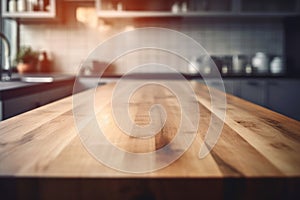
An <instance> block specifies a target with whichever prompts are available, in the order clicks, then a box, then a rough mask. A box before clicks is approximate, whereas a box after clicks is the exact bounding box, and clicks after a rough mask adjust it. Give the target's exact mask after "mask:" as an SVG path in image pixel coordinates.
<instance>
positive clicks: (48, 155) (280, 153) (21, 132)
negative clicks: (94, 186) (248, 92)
mask: <svg viewBox="0 0 300 200" xmlns="http://www.w3.org/2000/svg"><path fill="white" fill-rule="evenodd" d="M114 86H115V84H114V83H111V84H107V85H104V86H100V87H98V88H97V89H96V93H95V99H97V101H95V113H96V118H97V121H98V123H99V124H100V126H101V128H103V130H105V134H106V137H107V138H108V139H109V140H110V141H111V142H112V143H113V144H114V145H116V146H118V147H119V148H121V149H124V150H126V151H129V152H139V153H141V152H148V151H153V150H155V149H159V148H161V147H163V146H164V145H166V143H167V142H168V141H170V140H171V139H172V137H173V136H172V134H173V133H176V130H177V128H178V127H177V124H178V123H177V122H178V119H179V118H180V115H179V114H180V109H179V107H178V104H177V103H178V102H177V103H176V97H175V96H174V95H173V94H172V93H170V92H169V91H167V90H164V89H159V88H157V87H159V86H153V87H152V86H150V87H145V88H143V89H144V90H143V92H142V93H141V94H142V95H136V97H135V98H136V99H135V100H136V101H134V103H132V104H130V105H131V106H130V108H129V110H130V114H131V116H132V118H133V119H134V121H135V122H136V123H137V124H138V125H144V124H147V123H149V118H147V117H144V118H141V116H145V115H147V113H145V112H146V111H147V110H148V108H149V106H151V104H152V103H161V104H162V105H165V109H166V110H167V112H171V113H173V115H170V116H171V117H170V119H169V118H168V119H167V122H166V123H165V125H164V128H163V131H164V132H166V131H167V132H172V133H171V134H168V137H163V135H162V133H159V134H157V135H155V136H154V137H151V138H148V139H144V140H140V139H138V138H134V137H130V136H128V135H126V134H124V133H122V131H121V130H120V129H118V128H117V127H116V125H115V123H114V121H113V117H112V114H111V105H110V103H109V102H110V98H111V96H112V91H113V88H114ZM191 86H192V88H193V89H194V91H195V92H196V94H197V100H198V103H199V109H200V112H201V118H200V122H199V129H198V134H197V137H196V139H195V141H194V142H193V143H192V145H191V147H190V148H189V149H188V150H187V151H186V152H185V153H184V154H183V155H182V156H181V157H180V158H179V159H178V160H176V161H175V162H174V163H172V164H171V165H169V166H168V167H166V168H163V169H160V170H157V171H154V172H150V173H142V174H132V173H124V172H120V171H117V170H114V169H111V168H109V167H107V166H105V165H103V164H101V163H100V162H98V161H97V160H96V159H95V158H94V157H92V156H91V155H90V154H89V153H88V151H87V150H86V149H85V147H84V146H83V144H82V143H81V140H80V137H79V135H78V133H77V129H76V127H75V122H74V117H73V113H72V97H67V98H64V99H62V100H59V101H56V102H54V103H51V104H48V105H46V106H43V107H40V108H38V109H35V110H32V111H30V112H27V113H24V114H21V115H19V116H16V117H13V118H10V119H8V120H5V121H2V122H1V123H0V176H3V177H7V176H13V177H77V178H78V177H103V178H111V177H112V178H114V177H115V178H123V177H127V178H128V177H146V178H147V177H149V178H152V177H159V178H160V177H170V178H178V177H185V178H186V177H187V178H189V177H191V178H207V177H213V178H223V177H299V176H300V122H299V121H296V120H293V119H290V118H288V117H286V116H283V115H281V114H278V113H275V112H273V111H270V110H268V109H265V108H263V107H260V106H258V105H255V104H252V103H250V102H247V101H244V100H242V99H239V98H237V97H234V96H231V95H227V114H226V118H225V124H224V127H223V130H222V133H221V136H220V138H219V140H218V142H217V144H216V145H215V147H214V148H213V149H212V151H211V152H210V154H208V155H207V156H206V157H205V158H203V159H199V158H198V154H199V149H200V147H201V144H202V143H203V139H204V136H205V134H206V131H207V129H208V125H209V122H210V117H211V114H212V113H211V110H212V109H211V106H210V97H209V94H208V93H207V88H206V86H204V85H202V84H199V83H197V82H191ZM217 93H218V92H217ZM220 94H221V93H220ZM77 95H78V96H82V98H84V95H85V92H82V93H79V94H77ZM164 97H168V98H164ZM147 99H148V100H149V99H151V101H147ZM143 102H144V103H145V102H148V103H147V105H145V104H143ZM100 107H101V109H100ZM140 112H143V115H140V114H141V113H140ZM176 113H177V114H176ZM178 113H179V114H178ZM103 148H104V150H105V147H103ZM108 153H109V152H108ZM113 156H114V155H111V157H112V158H113ZM124 162H126V160H124Z"/></svg>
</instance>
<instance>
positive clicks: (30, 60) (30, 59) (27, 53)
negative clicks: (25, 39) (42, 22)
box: [15, 46, 39, 73]
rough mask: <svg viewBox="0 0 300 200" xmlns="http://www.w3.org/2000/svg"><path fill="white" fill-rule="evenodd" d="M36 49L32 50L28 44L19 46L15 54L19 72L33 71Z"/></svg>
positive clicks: (36, 54)
mask: <svg viewBox="0 0 300 200" xmlns="http://www.w3.org/2000/svg"><path fill="white" fill-rule="evenodd" d="M38 55H39V53H38V52H37V51H33V50H32V49H31V47H29V46H21V48H20V50H19V51H18V53H17V56H16V59H15V61H16V63H17V69H18V72H19V73H28V72H35V71H36V68H37V63H38Z"/></svg>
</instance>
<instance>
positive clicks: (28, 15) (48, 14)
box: [2, 0, 57, 20]
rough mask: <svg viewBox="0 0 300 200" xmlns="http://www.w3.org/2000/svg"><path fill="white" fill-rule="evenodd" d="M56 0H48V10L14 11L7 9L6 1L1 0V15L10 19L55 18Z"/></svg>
mask: <svg viewBox="0 0 300 200" xmlns="http://www.w3.org/2000/svg"><path fill="white" fill-rule="evenodd" d="M56 6H57V5H56V0H49V11H22V12H19V11H14V12H11V11H9V10H8V1H7V0H5V1H3V2H2V16H3V17H4V18H11V19H24V20H26V19H30V20H35V19H36V20H42V19H55V18H56V17H57V12H56Z"/></svg>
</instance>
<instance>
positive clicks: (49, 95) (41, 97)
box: [0, 84, 73, 120]
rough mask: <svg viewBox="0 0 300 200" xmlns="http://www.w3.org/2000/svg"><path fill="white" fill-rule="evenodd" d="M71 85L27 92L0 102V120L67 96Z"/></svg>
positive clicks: (70, 91)
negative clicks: (32, 92) (31, 92)
mask: <svg viewBox="0 0 300 200" xmlns="http://www.w3.org/2000/svg"><path fill="white" fill-rule="evenodd" d="M72 89H73V85H71V84H70V85H64V86H59V87H55V88H52V89H49V90H45V91H42V92H37V93H34V94H27V95H24V96H19V97H15V98H10V99H5V100H2V101H1V102H0V107H1V110H0V111H1V113H0V120H4V119H7V118H10V117H13V116H15V115H18V114H21V113H23V112H26V111H29V110H32V109H34V108H37V107H40V106H42V105H45V104H47V103H50V102H53V101H56V100H58V99H61V98H64V97H67V96H69V95H71V94H72Z"/></svg>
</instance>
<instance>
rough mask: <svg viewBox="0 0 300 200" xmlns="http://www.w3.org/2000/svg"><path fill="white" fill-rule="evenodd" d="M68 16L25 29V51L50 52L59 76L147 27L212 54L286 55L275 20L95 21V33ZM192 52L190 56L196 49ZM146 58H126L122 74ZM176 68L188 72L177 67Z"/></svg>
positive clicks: (121, 70) (23, 34)
mask: <svg viewBox="0 0 300 200" xmlns="http://www.w3.org/2000/svg"><path fill="white" fill-rule="evenodd" d="M67 12H68V16H69V17H68V18H67V19H68V20H67V21H66V22H64V23H53V24H51V23H50V24H31V25H30V24H24V25H21V45H31V46H32V47H33V48H34V49H36V50H39V49H45V50H47V51H49V52H51V57H52V58H53V61H54V67H53V68H54V71H56V72H63V73H71V74H74V73H76V72H77V70H78V67H79V65H80V63H81V62H82V61H83V60H84V59H85V58H86V57H87V56H88V54H89V52H91V51H92V50H93V49H94V48H95V47H97V45H98V44H99V43H101V42H102V41H105V40H106V39H107V38H109V37H110V36H112V35H114V34H116V33H119V32H121V31H124V30H128V29H130V28H132V27H145V26H159V27H166V28H170V29H175V30H178V31H181V32H183V33H185V34H187V35H189V36H190V37H192V38H194V39H195V40H196V41H197V42H199V43H200V44H201V45H202V46H203V47H204V48H205V49H206V50H207V51H208V53H210V54H217V55H232V54H247V55H252V54H254V53H255V52H257V51H263V52H266V53H269V54H276V55H283V49H284V30H283V24H282V23H281V21H280V20H275V19H273V20H266V19H256V20H255V21H253V20H249V19H244V20H240V21H237V20H234V21H233V20H215V19H206V20H203V19H201V20H199V19H197V18H194V19H163V20H146V21H143V20H129V21H128V20H127V21H126V20H123V21H122V20H116V21H112V22H110V23H109V24H108V25H107V24H106V25H105V24H104V25H103V24H102V23H103V21H101V20H99V21H96V24H97V27H93V26H94V25H95V24H94V25H93V23H87V24H84V23H81V22H76V21H75V20H74V17H73V16H74V12H75V11H74V9H69V10H68V11H67ZM87 21H88V22H91V21H90V20H87ZM136 39H137V40H138V38H136ZM128 42H130V41H128ZM128 42H127V43H128ZM120 45H121V44H120ZM190 51H191V53H192V51H193V49H190ZM150 56H151V55H150ZM146 57H147V56H146ZM142 58H143V59H145V56H144V57H143V56H141V55H139V56H135V57H134V58H133V57H132V56H128V58H125V57H124V58H123V61H121V60H120V62H119V65H118V67H119V69H118V71H120V72H123V71H126V70H128V69H129V68H130V66H131V65H132V64H134V63H132V62H131V61H134V59H142ZM124 59H125V60H126V62H125V61H124ZM160 59H161V60H163V59H162V58H160ZM161 60H160V61H161ZM161 62H162V61H161ZM120 63H121V64H120ZM178 67H179V68H180V67H184V66H182V65H178ZM180 70H182V71H184V70H185V69H180Z"/></svg>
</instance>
